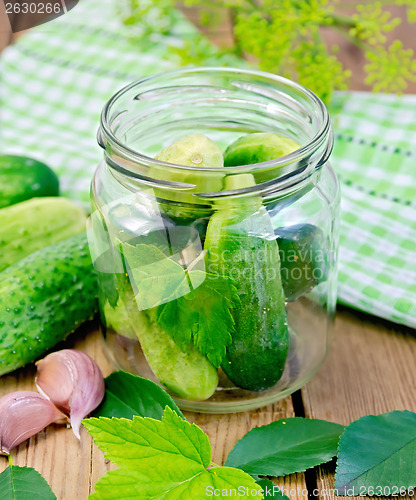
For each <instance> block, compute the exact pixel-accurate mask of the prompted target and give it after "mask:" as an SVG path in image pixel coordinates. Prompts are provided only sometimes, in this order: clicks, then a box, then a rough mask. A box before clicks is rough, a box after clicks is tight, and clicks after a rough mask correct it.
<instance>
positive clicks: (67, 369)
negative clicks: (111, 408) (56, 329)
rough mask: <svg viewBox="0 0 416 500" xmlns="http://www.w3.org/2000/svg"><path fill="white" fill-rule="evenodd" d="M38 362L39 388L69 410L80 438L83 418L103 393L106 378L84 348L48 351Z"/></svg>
mask: <svg viewBox="0 0 416 500" xmlns="http://www.w3.org/2000/svg"><path fill="white" fill-rule="evenodd" d="M36 365H37V367H38V373H37V376H36V386H37V388H38V391H39V392H40V393H41V394H42V395H44V396H45V397H47V398H48V399H49V400H50V401H52V403H53V404H54V405H56V406H57V407H58V408H59V409H60V410H61V411H63V412H64V413H67V414H69V417H70V421H71V427H72V430H73V432H74V434H75V436H76V437H77V438H78V439H80V435H79V429H80V427H81V420H82V419H83V418H84V417H86V416H87V415H88V414H89V413H91V412H92V410H94V409H95V408H97V406H98V405H99V404H100V403H101V401H102V399H103V397H104V390H105V388H104V379H103V375H102V373H101V370H100V369H99V367H98V365H97V363H96V362H95V361H94V360H93V359H92V358H91V357H90V356H88V354H85V353H84V352H81V351H77V350H75V349H64V350H62V351H57V352H53V353H51V354H49V355H48V356H46V357H45V358H44V359H42V360H41V361H38V362H37V363H36Z"/></svg>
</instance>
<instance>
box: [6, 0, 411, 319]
mask: <svg viewBox="0 0 416 500" xmlns="http://www.w3.org/2000/svg"><path fill="white" fill-rule="evenodd" d="M116 5H117V0H106V1H105V2H102V1H101V0H83V1H82V2H80V4H79V5H78V6H77V7H76V8H75V9H73V10H72V11H71V12H69V13H68V14H67V15H65V16H63V17H61V18H58V19H56V20H54V21H53V22H50V23H48V24H45V25H42V26H40V27H38V28H36V29H34V30H32V31H31V32H30V33H29V34H28V35H26V36H24V37H22V38H21V39H20V40H19V41H18V42H17V43H16V44H15V45H14V46H12V47H10V48H8V49H7V50H6V51H5V52H4V54H3V56H2V57H1V59H0V75H1V76H0V78H1V81H0V141H1V142H0V148H1V150H2V151H3V152H8V153H15V154H25V155H30V156H33V157H36V158H38V159H40V160H44V161H45V162H46V163H48V164H49V165H51V166H52V167H53V168H54V169H55V171H56V172H57V173H58V174H59V175H60V178H61V185H62V191H63V193H64V194H65V195H67V196H70V197H72V198H74V199H77V200H79V201H84V202H86V201H87V200H88V192H89V184H90V179H91V176H92V174H93V172H94V169H95V167H96V165H97V163H98V161H99V160H100V157H101V151H100V149H99V148H98V147H97V145H96V139H95V134H96V130H97V127H98V122H99V114H100V111H101V108H102V107H103V104H104V103H105V101H106V100H107V99H108V98H109V97H110V96H111V95H112V94H113V93H114V92H115V91H116V90H118V89H119V88H120V87H122V86H124V85H125V84H127V83H130V82H131V81H133V80H137V79H139V78H141V77H142V76H144V75H150V74H153V73H160V72H161V71H165V70H169V69H173V68H175V67H176V66H177V61H175V60H173V59H172V56H171V54H170V52H169V47H170V46H174V45H180V44H181V43H183V39H184V37H186V36H188V35H189V34H191V33H192V32H193V30H194V29H193V27H191V26H190V25H189V23H187V22H186V21H184V20H183V19H182V18H181V16H180V15H178V14H175V13H172V15H173V16H176V17H177V24H176V28H175V33H176V34H175V35H174V36H172V35H170V36H161V35H158V34H157V33H155V34H154V36H153V37H152V39H151V42H152V43H147V44H146V46H145V47H142V48H141V49H140V47H138V46H137V45H133V44H132V43H131V42H130V41H129V38H128V33H127V31H126V30H127V28H125V27H123V26H122V25H121V23H120V21H119V15H118V12H117V11H116V9H117V7H116ZM139 49H140V50H139ZM335 101H336V102H335V105H336V107H339V108H340V109H341V111H340V112H339V114H337V115H336V116H335V119H334V128H335V136H336V142H335V149H334V153H333V156H332V164H333V166H334V167H335V170H336V171H337V173H338V176H339V178H340V181H341V184H342V194H343V198H342V224H341V247H340V267H339V300H340V302H342V303H344V304H347V305H350V306H352V307H355V308H357V309H360V310H363V311H366V312H369V313H371V314H375V315H377V316H380V317H383V318H386V319H389V320H392V321H395V322H397V323H402V324H405V325H409V326H412V327H416V173H415V165H416V151H415V147H414V141H415V137H416V134H415V132H416V96H404V97H401V98H398V97H395V96H389V95H373V94H367V93H360V92H351V93H339V94H338V95H337V96H336V98H335Z"/></svg>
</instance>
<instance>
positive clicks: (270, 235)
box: [103, 133, 320, 400]
mask: <svg viewBox="0 0 416 500" xmlns="http://www.w3.org/2000/svg"><path fill="white" fill-rule="evenodd" d="M299 147H300V145H299V144H297V143H296V142H295V141H293V140H291V139H289V138H287V137H283V136H281V135H278V134H272V133H255V134H249V135H246V136H244V137H241V138H239V139H238V140H237V141H235V142H234V143H232V144H231V145H230V146H229V147H228V148H227V149H226V150H225V152H224V154H223V153H222V151H221V150H220V148H219V147H218V145H217V144H215V143H214V142H213V141H212V140H211V139H209V138H208V137H206V136H203V135H200V134H193V135H188V136H185V137H183V138H182V139H179V140H178V141H176V142H175V143H173V144H171V145H170V146H169V147H167V148H166V149H164V150H163V151H161V152H160V153H159V154H158V155H157V157H156V158H157V159H158V160H161V161H164V162H167V163H174V164H180V165H186V166H190V167H192V166H193V167H197V168H210V169H216V168H218V169H221V171H220V170H219V173H218V175H215V170H211V175H210V176H206V180H204V178H205V176H204V178H201V177H200V176H199V173H198V170H195V171H192V169H189V170H187V171H186V173H184V176H183V178H181V179H180V180H181V181H183V182H187V183H190V184H195V185H197V186H198V191H200V192H213V191H224V190H226V191H227V190H236V189H243V188H250V187H252V186H254V185H255V179H254V177H253V176H252V175H250V174H237V175H231V176H230V175H228V176H224V173H223V170H222V169H223V167H230V173H231V172H232V167H234V166H238V165H244V164H252V163H259V162H263V161H268V160H272V159H275V158H277V157H280V156H282V155H286V154H289V153H291V152H292V151H294V150H296V149H298V148H299ZM171 175H172V176H173V175H174V174H173V173H172V174H171ZM168 180H175V179H174V178H170V179H168ZM158 194H159V196H160V200H159V204H160V208H161V210H162V213H163V216H164V218H165V220H166V221H170V222H169V223H168V227H170V226H172V221H173V222H174V224H176V225H177V226H191V227H197V229H198V232H199V235H200V237H201V241H202V242H203V250H204V255H205V256H204V259H205V262H204V264H205V270H206V273H207V274H206V278H207V279H208V280H211V281H215V279H217V280H222V281H221V283H222V282H223V281H224V279H229V280H230V284H231V285H230V286H232V287H234V289H235V290H236V295H237V297H238V300H236V301H234V302H233V303H231V302H230V303H229V304H228V305H229V313H230V314H231V316H232V319H231V322H230V321H228V323H227V328H228V330H229V334H230V338H229V341H228V342H227V343H226V350H225V354H224V353H221V356H220V354H219V353H216V352H215V345H213V346H211V347H212V350H211V351H209V350H207V348H206V346H203V348H201V346H200V342H199V338H198V335H197V333H195V332H198V330H199V329H200V328H201V323H209V321H210V319H212V318H203V317H201V314H202V313H200V314H199V316H198V312H197V311H195V310H194V309H192V308H191V306H189V315H194V316H195V321H194V323H192V321H191V320H190V319H189V318H188V319H187V321H184V318H183V316H182V315H181V313H182V311H183V309H184V308H186V300H189V301H192V300H193V299H194V297H195V293H198V289H196V291H193V292H191V293H189V294H188V295H186V294H185V296H184V297H183V298H182V299H181V298H177V297H174V298H172V304H171V307H167V306H166V304H163V303H161V304H160V305H157V304H149V308H147V309H146V308H144V307H138V304H140V301H139V297H140V294H141V293H143V286H144V285H142V283H144V281H143V282H142V281H141V278H140V276H137V274H135V273H134V271H133V272H132V269H133V270H134V269H135V266H136V267H137V260H140V258H141V259H142V262H141V264H142V265H143V264H145V262H143V259H146V258H147V257H139V253H140V255H145V254H143V248H144V247H143V244H142V243H141V242H138V241H136V242H134V238H132V240H131V241H129V244H128V245H126V244H124V245H123V243H122V242H121V241H120V242H118V244H119V245H120V253H121V255H122V257H123V261H124V266H125V269H124V271H125V272H124V273H120V275H119V276H118V278H117V280H118V281H117V283H116V284H115V285H114V286H115V288H117V290H118V297H117V298H116V300H106V298H105V297H104V299H103V301H104V302H105V304H104V305H103V311H104V316H105V318H104V321H105V322H106V324H107V327H111V328H112V329H113V330H115V331H116V332H118V333H119V334H121V335H125V336H127V337H131V338H134V337H135V336H136V337H137V338H138V339H139V341H140V344H141V347H142V350H143V353H144V354H145V356H146V358H147V361H148V363H149V365H150V367H151V369H152V370H153V372H154V374H155V375H156V377H157V378H158V379H159V381H160V382H161V383H162V384H163V385H164V386H165V387H167V388H168V389H169V390H170V391H171V392H172V393H173V394H175V395H177V396H179V397H181V398H184V399H190V400H205V399H208V398H209V397H210V396H212V394H213V393H214V392H215V390H216V389H217V386H218V373H219V372H221V371H222V372H223V373H224V374H225V375H226V376H227V377H228V379H229V381H231V383H232V384H233V385H234V386H236V387H238V388H241V389H245V390H249V391H262V390H266V389H268V388H270V387H272V386H274V385H275V384H276V383H277V382H278V381H279V379H280V378H281V377H282V374H283V371H284V369H285V364H286V359H287V355H288V350H289V329H288V322H287V315H286V307H285V305H286V301H287V300H295V299H296V298H297V297H299V296H300V295H302V294H304V293H306V292H308V291H310V290H311V289H312V288H313V287H314V286H315V285H316V284H317V283H315V282H312V281H311V280H310V279H300V280H297V281H296V283H293V282H291V281H290V279H289V280H287V279H285V276H284V274H283V272H282V271H283V269H282V266H281V264H282V262H283V261H284V253H283V257H282V259H281V251H282V248H283V249H285V248H286V249H289V250H291V251H293V252H295V254H296V252H297V251H298V250H299V248H300V247H302V246H305V245H307V246H308V247H309V246H312V247H313V245H311V243H312V242H317V246H319V241H318V240H319V237H320V230H319V229H318V228H315V226H310V227H309V229H310V230H309V231H308V230H307V228H308V225H304V226H302V227H296V228H294V229H293V231H291V230H290V228H289V229H288V228H280V231H278V232H276V231H275V229H274V227H273V224H272V220H271V218H270V215H269V213H268V211H267V210H266V208H265V206H264V205H263V203H262V199H261V197H260V196H258V195H257V196H256V195H250V196H248V197H239V198H237V199H236V200H235V199H233V200H232V201H231V199H230V198H228V199H227V198H223V199H221V198H219V199H218V201H215V202H214V204H213V207H212V209H209V207H208V209H207V213H203V212H202V213H203V217H202V219H201V218H200V217H201V211H200V210H197V212H194V213H193V208H192V207H195V197H193V196H192V194H185V195H184V194H183V193H181V194H180V195H177V196H178V199H176V198H175V199H173V200H170V201H173V203H166V200H164V198H163V196H164V193H163V192H160V193H158V192H156V196H158ZM169 195H170V197H172V196H175V195H174V194H172V193H169ZM188 198H189V199H188ZM192 204H193V205H192ZM135 244H136V246H135ZM155 245H156V246H157V243H155V242H153V241H151V245H150V246H149V247H148V249H149V255H150V254H151V253H152V252H153V254H154V255H156V254H157V252H158V251H159V250H161V251H162V252H163V251H164V249H163V248H162V247H161V246H160V245H159V247H158V248H156V249H155V248H154V247H155ZM279 247H280V248H279ZM177 250H179V251H180V248H179V249H174V248H170V249H167V250H166V252H165V254H166V256H169V255H173V254H175V252H176V251H177ZM304 254H305V253H304ZM161 255H162V257H158V258H159V262H161V261H163V253H162V254H161ZM300 255H302V254H300ZM308 255H310V254H309V253H308ZM155 259H156V258H155ZM281 261H282V262H281ZM154 262H156V260H155V261H154ZM150 263H151V259H150V260H149V264H150ZM139 264H140V262H139ZM283 264H284V266H285V267H286V269H288V268H289V267H290V266H291V265H293V264H292V261H288V262H286V261H284V262H283ZM306 264H307V265H309V266H311V267H313V266H314V265H315V264H316V263H315V262H314V259H313V257H312V260H311V259H310V257H309V261H308V262H306ZM192 266H193V264H192V265H191V267H192ZM184 267H185V272H186V265H184ZM149 269H150V271H149V273H152V268H151V267H149ZM153 269H157V266H153ZM289 270H290V269H289ZM173 271H175V269H173ZM154 272H155V273H156V272H157V271H154ZM169 276H170V275H168V274H166V276H165V280H166V282H169V279H170V278H169ZM136 278H137V279H136ZM153 278H154V282H157V283H160V281H162V276H153ZM187 278H188V281H189V280H190V281H192V279H193V275H192V271H191V273H187ZM168 284H169V283H167V284H166V283H165V286H166V287H167V286H168ZM153 285H154V284H152V286H153ZM173 285H174V283H172V288H173ZM158 286H160V285H158ZM110 288H111V287H110ZM113 288H114V287H113ZM149 290H150V291H149V293H153V294H154V293H155V290H154V288H149ZM217 291H218V290H216V289H215V285H214V291H212V295H211V296H210V295H209V294H208V295H204V300H205V302H206V303H210V302H211V303H212V304H214V303H215V301H217V302H218V301H220V300H222V299H221V297H220V295H221V294H220V295H218V294H217ZM187 297H189V298H188V299H187ZM201 297H202V295H201ZM110 302H111V303H110ZM161 302H163V301H162V300H161ZM174 303H176V307H177V313H176V312H175V309H174ZM150 306H151V307H150ZM204 306H205V307H202V306H201V311H206V310H207V308H206V305H205V304H204ZM166 311H169V313H170V314H169V315H168V317H169V322H167V321H166V319H165V318H166V317H167V312H166ZM172 311H173V312H172ZM214 314H219V313H218V308H215V307H214V305H213V306H212V312H209V314H207V316H211V315H214ZM218 318H219V321H222V320H223V317H222V316H218ZM224 321H225V320H224ZM224 321H223V324H222V325H218V329H220V328H221V327H224ZM214 325H215V322H214ZM187 330H189V332H188V331H187ZM212 333H213V338H216V337H215V335H216V332H212ZM184 339H186V341H184ZM222 347H223V346H218V349H220V348H222ZM216 354H218V356H216ZM219 357H220V358H221V362H220V365H219V366H218V364H217V363H215V360H218V358H219Z"/></svg>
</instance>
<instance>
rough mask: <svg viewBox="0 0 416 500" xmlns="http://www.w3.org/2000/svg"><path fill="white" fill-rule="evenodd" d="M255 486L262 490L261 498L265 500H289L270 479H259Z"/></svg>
mask: <svg viewBox="0 0 416 500" xmlns="http://www.w3.org/2000/svg"><path fill="white" fill-rule="evenodd" d="M257 484H258V485H259V486H260V488H261V489H262V490H263V496H264V498H265V499H266V500H267V498H278V499H279V500H290V498H289V497H288V496H287V495H285V494H284V493H283V492H282V490H281V489H280V488H279V487H278V486H277V485H276V484H274V483H273V481H271V480H270V479H260V481H257Z"/></svg>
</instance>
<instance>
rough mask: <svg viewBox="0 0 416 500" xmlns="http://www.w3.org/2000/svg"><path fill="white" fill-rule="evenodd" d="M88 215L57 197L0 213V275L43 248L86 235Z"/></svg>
mask: <svg viewBox="0 0 416 500" xmlns="http://www.w3.org/2000/svg"><path fill="white" fill-rule="evenodd" d="M85 223H86V215H85V212H84V210H82V208H80V207H78V206H77V205H75V204H74V203H72V201H70V200H68V199H66V198H60V197H58V196H55V197H50V198H32V199H31V200H27V201H23V202H21V203H17V204H16V205H12V206H10V207H6V208H2V209H1V210H0V271H2V270H3V269H5V268H6V267H7V266H10V265H11V264H14V263H15V262H17V261H19V260H21V259H23V258H24V257H26V256H27V255H29V254H31V253H33V252H35V251H36V250H39V249H40V248H43V247H46V246H48V245H51V244H52V243H56V242H58V241H61V240H63V239H65V238H68V237H70V236H73V235H75V234H79V233H81V232H83V231H85Z"/></svg>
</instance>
